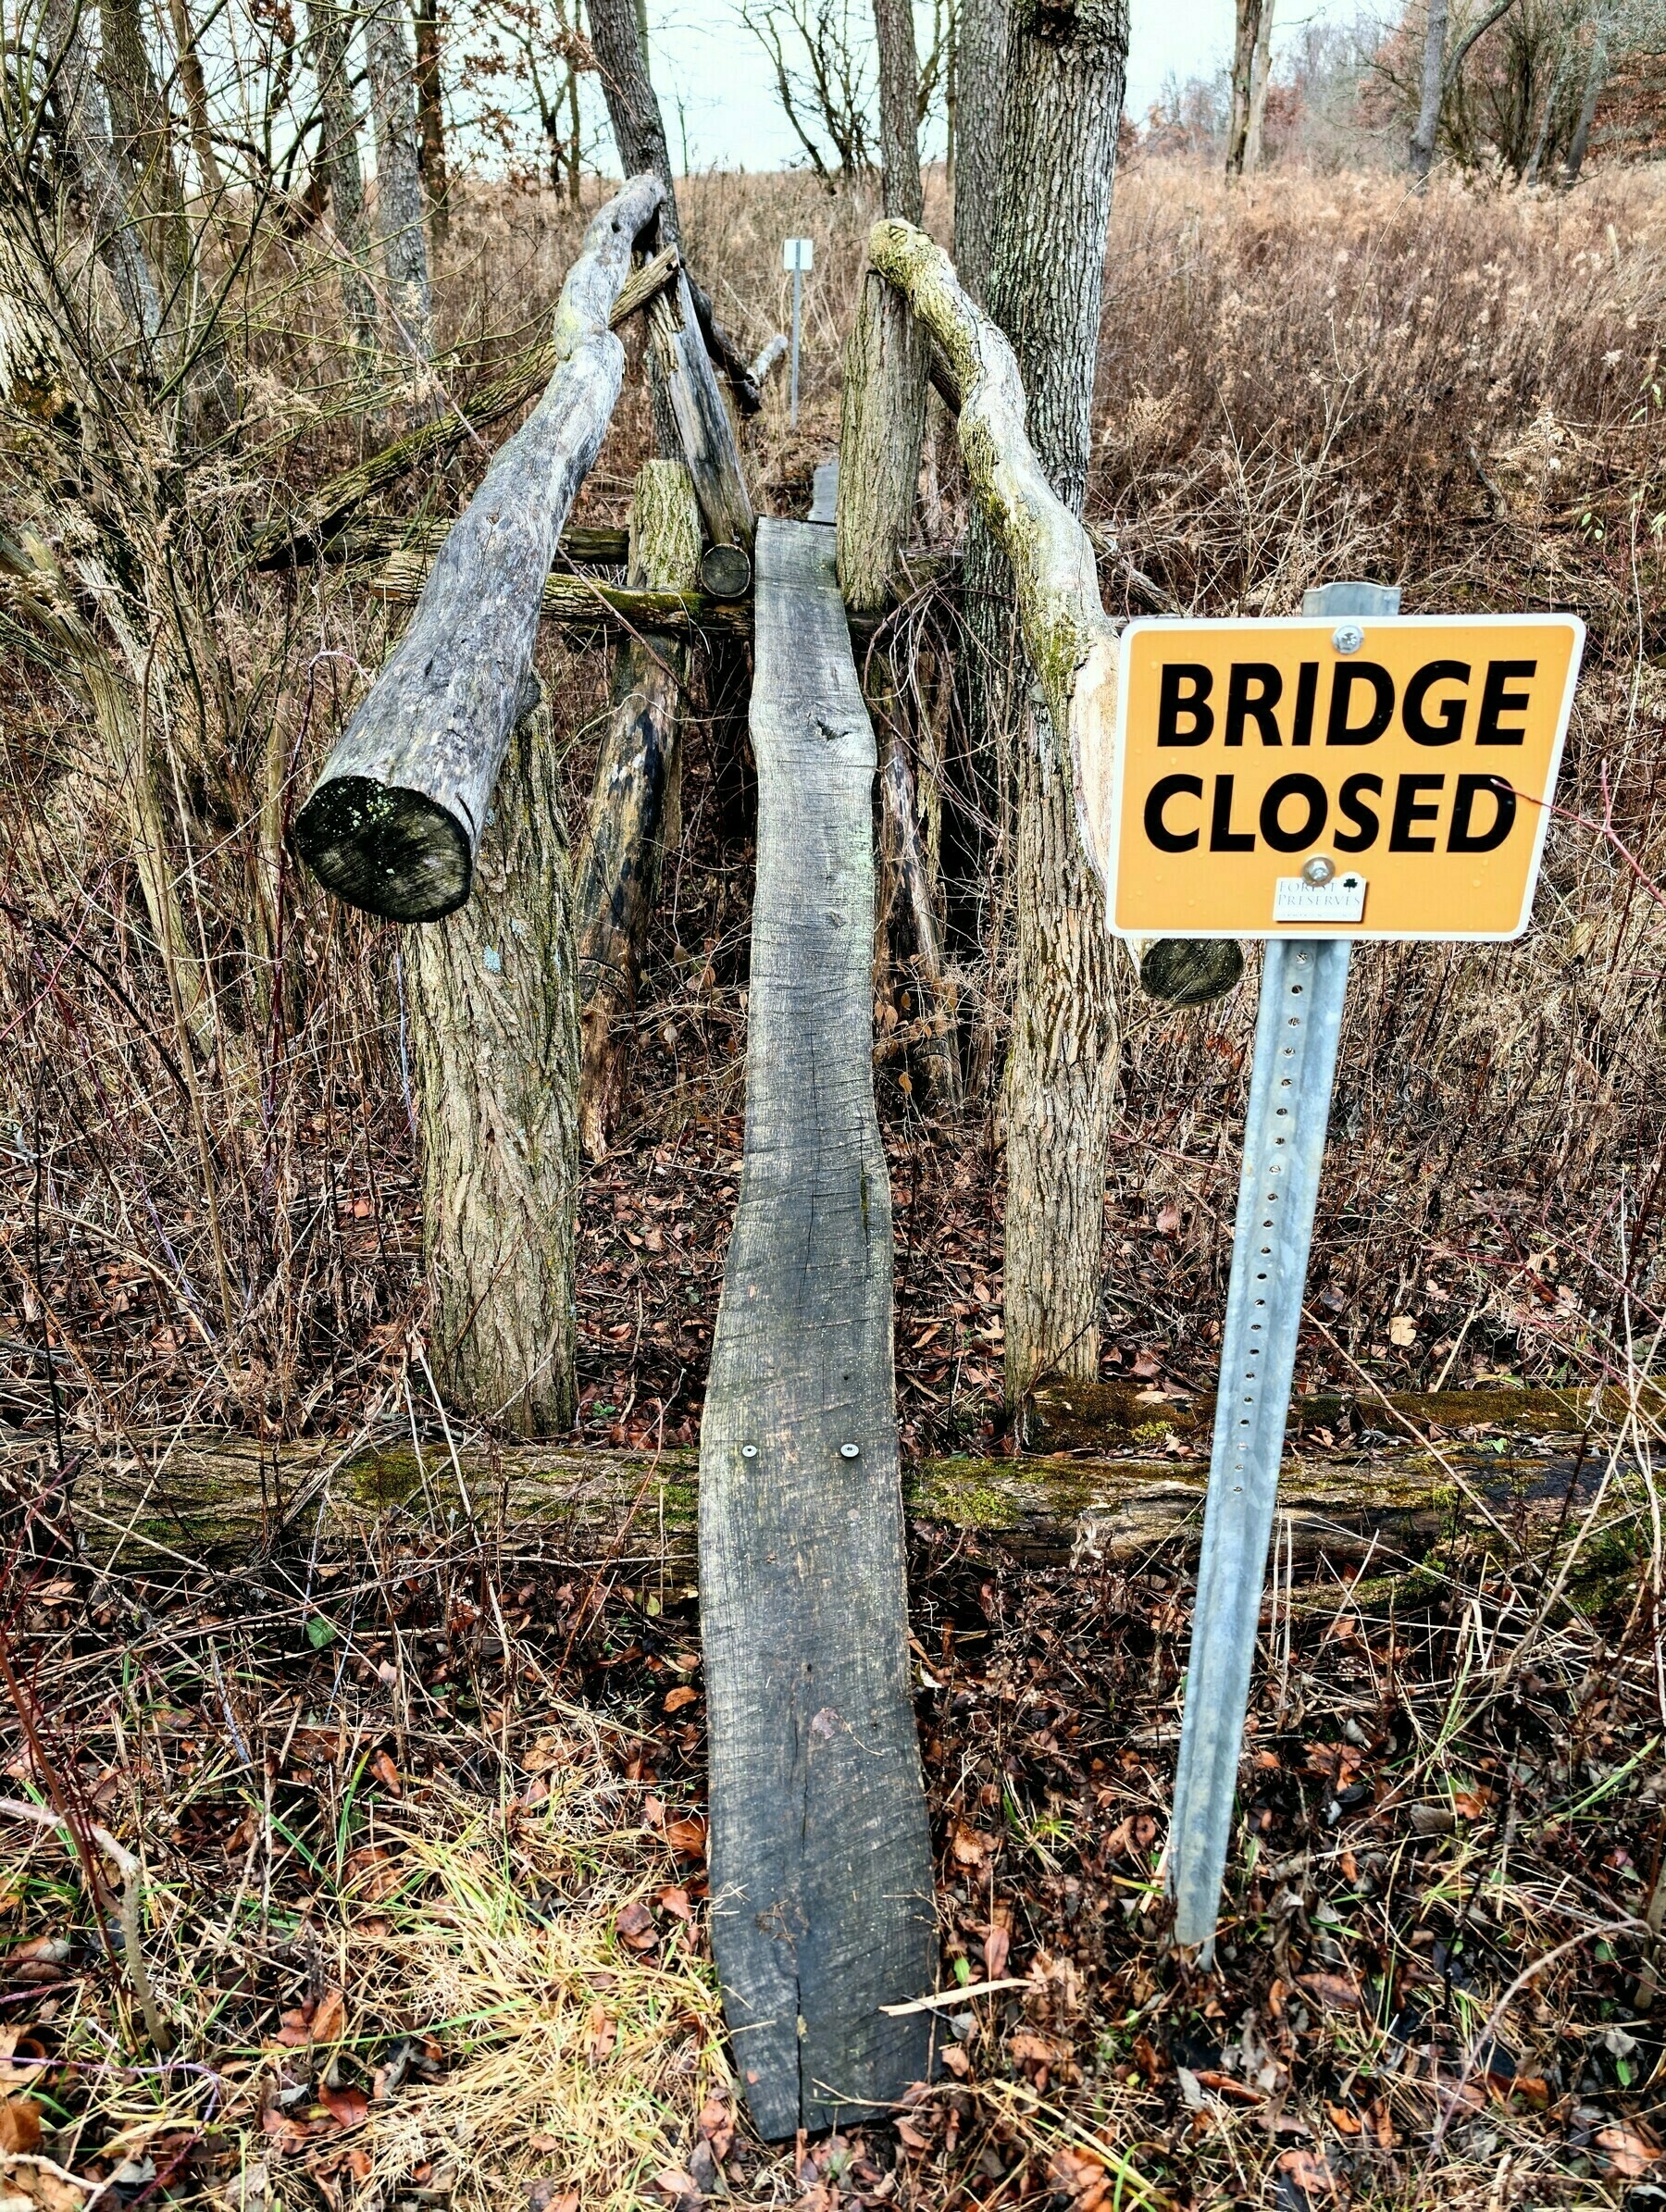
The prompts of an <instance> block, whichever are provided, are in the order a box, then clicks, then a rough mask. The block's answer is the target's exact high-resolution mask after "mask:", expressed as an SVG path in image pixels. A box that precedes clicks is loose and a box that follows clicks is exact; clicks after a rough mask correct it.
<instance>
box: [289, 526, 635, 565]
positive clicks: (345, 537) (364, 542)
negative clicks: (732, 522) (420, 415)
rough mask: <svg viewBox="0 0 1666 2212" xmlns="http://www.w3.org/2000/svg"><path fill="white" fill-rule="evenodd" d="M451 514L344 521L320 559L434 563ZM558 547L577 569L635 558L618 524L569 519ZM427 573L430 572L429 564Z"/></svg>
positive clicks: (319, 554)
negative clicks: (403, 558) (396, 558)
mask: <svg viewBox="0 0 1666 2212" xmlns="http://www.w3.org/2000/svg"><path fill="white" fill-rule="evenodd" d="M452 519H453V518H452V517H450V516H447V517H445V518H444V519H442V520H440V521H436V522H418V523H412V522H410V521H408V520H406V519H404V517H400V516H394V517H390V518H389V519H388V520H386V521H379V522H355V523H345V524H343V525H342V528H340V529H337V530H333V531H332V532H331V533H330V535H329V537H328V538H326V539H325V540H324V541H322V542H321V543H320V545H319V546H318V548H317V559H318V560H319V561H320V562H328V563H331V564H335V563H347V564H350V565H367V564H368V563H369V562H372V561H385V560H388V559H390V558H391V557H392V555H393V554H394V553H406V554H409V555H412V556H413V557H416V556H420V557H422V558H423V559H425V560H426V562H427V563H428V566H429V567H431V566H432V565H433V562H434V557H435V555H436V554H437V553H439V551H440V548H441V546H442V545H443V544H444V543H445V541H446V540H447V538H449V537H450V535H451V531H452ZM556 551H557V553H559V555H560V557H561V558H562V559H563V560H564V561H569V562H571V564H572V565H573V566H574V567H575V568H623V567H624V565H625V564H626V562H627V561H628V559H629V557H630V532H629V531H628V529H625V528H623V527H621V526H617V525H615V524H613V523H604V522H569V523H568V525H567V527H566V529H565V530H563V531H562V533H561V540H560V543H559V544H558V546H557V547H556ZM423 574H424V576H425V577H426V575H427V574H428V568H427V567H425V568H424V570H423Z"/></svg>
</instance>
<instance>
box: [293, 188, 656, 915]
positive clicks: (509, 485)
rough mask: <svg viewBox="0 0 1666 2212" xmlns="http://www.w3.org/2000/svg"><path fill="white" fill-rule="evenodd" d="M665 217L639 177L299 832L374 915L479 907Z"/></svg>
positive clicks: (351, 896) (590, 250)
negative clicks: (622, 325)
mask: <svg viewBox="0 0 1666 2212" xmlns="http://www.w3.org/2000/svg"><path fill="white" fill-rule="evenodd" d="M659 204H660V187H659V182H658V180H657V179H655V178H653V177H637V178H633V179H632V180H631V181H630V182H629V183H628V184H627V185H626V186H625V188H624V190H623V191H622V192H621V193H619V194H618V196H617V197H616V198H615V199H613V200H610V201H609V202H608V204H607V205H606V206H604V207H603V209H602V210H601V212H600V213H599V214H598V215H597V216H596V217H595V218H594V219H593V220H592V222H591V226H590V229H589V230H587V231H586V232H585V236H584V250H583V252H582V253H581V254H580V255H579V256H578V260H577V261H576V262H575V263H574V264H573V267H571V268H570V269H569V270H568V272H567V278H566V283H565V284H564V285H563V286H562V291H561V304H560V305H559V307H558V308H557V309H556V314H555V335H556V340H557V342H558V344H559V345H560V347H561V348H562V360H561V365H560V367H558V368H557V369H556V370H555V372H554V374H553V376H552V378H551V379H550V383H549V388H548V390H547V391H545V393H544V396H543V398H542V399H541V400H540V402H539V404H538V405H537V407H536V408H534V410H533V412H532V414H531V416H529V417H528V420H527V422H526V424H525V426H524V427H523V428H522V429H520V430H518V431H517V432H516V435H515V436H514V437H513V438H512V439H510V441H509V442H508V443H507V444H506V445H504V446H503V447H502V448H501V449H500V450H499V452H498V453H497V454H495V455H494V457H493V459H492V463H491V467H490V468H489V469H488V470H487V471H486V475H485V478H484V479H483V481H482V482H481V485H480V488H479V491H477V492H476V493H475V495H474V498H473V499H472V500H471V501H470V502H469V504H468V508H467V511H466V513H465V514H464V515H462V516H460V517H459V518H458V520H457V521H456V522H455V523H454V525H453V527H452V530H451V533H450V535H449V536H448V537H447V539H446V541H445V545H444V548H443V550H442V551H441V554H440V557H439V559H438V560H437V561H436V562H435V564H434V567H433V571H432V573H431V575H430V576H429V579H428V582H427V583H426V584H425V585H424V587H423V591H422V598H421V601H420V603H418V605H417V608H416V614H415V615H413V616H412V618H411V622H410V625H409V627H408V628H407V629H406V630H405V633H404V637H403V638H402V639H401V640H400V641H399V644H398V645H397V646H396V647H395V648H394V650H393V652H392V655H391V656H390V658H389V660H388V662H387V665H386V666H385V667H384V668H383V669H382V671H381V674H380V675H379V677H378V678H377V680H376V683H375V685H374V686H373V688H372V689H371V691H370V693H369V695H368V697H367V699H366V700H365V701H364V702H363V703H362V705H361V706H360V707H359V710H358V712H357V713H356V714H355V715H354V717H353V719H352V721H351V722H350V723H349V724H348V726H347V727H346V729H345V731H344V732H343V733H342V736H341V738H340V739H338V740H337V743H336V746H335V749H334V751H333V752H331V754H330V756H329V761H328V762H327V763H326V764H325V767H324V772H323V774H322V776H320V777H319V778H318V782H317V786H316V788H315V789H314V790H313V793H312V796H311V797H310V798H309V799H308V801H307V802H306V804H305V806H304V807H303V808H302V810H301V813H300V814H299V816H298V817H297V819H296V822H295V842H296V845H297V846H298V848H299V849H300V851H301V854H302V856H303V858H304V859H305V861H306V862H307V864H308V865H309V866H310V867H311V868H312V870H313V873H314V874H315V875H316V876H317V877H318V879H319V881H320V882H321V883H322V884H323V885H324V886H325V888H326V889H329V890H331V891H333V892H334V893H335V894H336V896H337V897H338V898H341V899H345V900H347V901H349V902H350V903H351V904H352V905H354V906H361V907H364V908H365V909H366V910H367V912H368V913H374V914H381V915H384V916H385V917H386V918H387V919H388V920H390V921H394V922H432V921H438V920H439V919H440V917H441V915H443V914H448V913H454V912H455V910H456V909H457V908H458V907H459V906H461V905H462V904H463V902H464V901H465V900H466V898H467V896H468V889H469V885H470V883H471V881H472V880H473V876H474V856H475V852H476V850H477V848H478V847H479V841H480V832H481V830H482V829H483V827H484V826H485V821H486V810H487V807H488V805H489V803H490V802H491V790H492V786H493V785H494V784H495V783H496V781H497V774H498V769H499V767H500V766H501V765H502V763H503V759H504V752H505V751H506V750H507V748H508V744H509V734H510V731H511V729H512V728H513V727H514V724H515V713H516V702H517V700H518V699H519V697H520V692H521V686H522V683H523V681H524V679H525V677H526V675H527V671H528V668H529V667H530V666H531V665H532V648H533V644H534V642H535V640H536V639H537V635H538V616H539V608H540V604H541V598H542V593H543V588H544V579H545V578H547V577H548V576H549V573H550V565H551V562H552V561H553V558H554V553H555V547H556V544H557V542H558V541H559V539H560V535H561V529H562V526H563V524H564V523H565V522H566V517H567V510H568V509H569V507H570V506H571V505H572V503H573V499H574V495H575V494H576V493H577V491H578V487H579V485H580V484H581V483H582V482H583V481H584V478H585V477H586V475H587V474H588V473H589V470H590V467H591V463H592V462H593V461H594V460H595V457H596V454H597V452H598V450H599V449H600V447H601V443H602V439H603V433H604V432H605V430H606V429H607V425H608V422H609V420H610V418H611V416H612V415H613V411H614V405H615V401H616V400H617V398H618V396H619V385H620V381H621V379H622V378H623V375H624V369H625V349H624V347H623V345H622V344H621V343H620V342H619V341H618V339H617V338H616V337H615V335H614V334H613V332H612V331H611V330H610V329H608V316H609V313H610V311H611V310H612V308H613V305H614V303H615V301H616V299H617V298H618V296H619V288H620V286H621V285H622V284H623V283H624V281H625V279H626V277H627V275H628V272H629V267H630V250H631V246H632V243H633V242H634V241H635V240H636V238H637V237H638V236H639V235H640V232H641V231H642V230H643V229H644V228H645V227H646V226H647V224H648V223H649V222H650V221H652V219H653V216H654V214H655V213H656V211H657V209H658V207H659Z"/></svg>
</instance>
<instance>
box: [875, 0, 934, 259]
mask: <svg viewBox="0 0 1666 2212" xmlns="http://www.w3.org/2000/svg"><path fill="white" fill-rule="evenodd" d="M874 29H875V31H876V32H877V36H878V41H879V152H880V157H881V159H882V160H883V162H884V165H885V168H884V177H883V189H884V193H885V212H886V214H887V215H898V216H901V218H902V220H903V221H904V222H905V223H917V222H919V221H921V220H922V218H923V217H924V215H925V211H926V201H925V196H924V193H923V190H922V187H921V183H920V118H919V101H920V58H919V55H918V53H917V51H916V49H915V46H914V0H874Z"/></svg>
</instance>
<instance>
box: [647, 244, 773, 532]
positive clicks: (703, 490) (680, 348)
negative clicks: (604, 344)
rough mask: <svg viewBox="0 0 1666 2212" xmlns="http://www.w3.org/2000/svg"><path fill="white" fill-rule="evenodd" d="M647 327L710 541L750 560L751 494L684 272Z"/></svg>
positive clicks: (678, 445)
mask: <svg viewBox="0 0 1666 2212" xmlns="http://www.w3.org/2000/svg"><path fill="white" fill-rule="evenodd" d="M673 301H675V302H676V304H675V305H673V304H672V303H673ZM648 329H649V332H650V334H651V336H650V342H651V346H652V351H653V360H654V363H655V365H656V368H657V371H658V386H657V389H658V390H659V391H662V392H663V393H664V395H665V403H666V410H667V412H668V414H669V416H670V419H671V424H672V429H673V437H674V442H675V445H676V448H677V450H678V452H679V453H680V454H681V456H682V459H683V460H684V461H685V462H686V463H687V465H688V468H689V473H690V476H692V478H693V479H694V491H695V496H696V497H697V498H698V500H699V502H700V511H701V513H702V515H703V516H704V517H705V524H706V528H707V530H708V531H709V533H710V535H711V540H712V542H713V544H714V545H738V546H740V548H741V549H742V550H743V551H744V552H745V553H747V554H748V556H749V557H750V555H751V553H752V528H753V526H754V523H755V521H756V516H755V514H754V511H753V508H752V494H751V492H750V491H748V490H747V488H746V472H745V470H744V469H743V468H742V466H741V465H740V447H739V446H738V445H737V443H736V441H735V426H734V424H733V423H732V422H731V421H730V419H729V413H728V409H727V407H726V406H725V405H724V404H723V394H722V392H721V391H718V389H717V379H716V378H715V375H714V374H713V372H712V362H711V356H710V355H709V354H708V353H707V352H706V347H705V340H704V337H703V336H702V332H701V328H700V318H699V315H698V313H697V311H696V309H695V306H694V299H693V293H692V292H691V290H690V285H689V281H688V278H687V275H686V273H683V274H679V276H678V282H677V285H676V287H675V289H674V290H667V291H666V292H662V293H661V294H660V295H659V297H658V298H656V299H655V300H654V301H653V304H652V305H651V306H650V308H649V310H648Z"/></svg>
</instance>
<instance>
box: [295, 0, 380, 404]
mask: <svg viewBox="0 0 1666 2212" xmlns="http://www.w3.org/2000/svg"><path fill="white" fill-rule="evenodd" d="M306 21H307V31H308V41H309V43H310V44H311V47H312V60H313V69H314V73H315V74H316V76H317V81H318V105H319V106H320V107H321V109H322V110H323V124H322V128H321V130H320V133H319V138H318V171H319V175H320V177H321V178H322V180H323V184H324V189H325V191H326V192H327V193H329V220H330V225H331V227H332V229H333V230H334V231H335V239H336V246H337V250H338V251H339V253H340V255H341V278H342V309H343V311H344V312H345V314H346V317H347V327H348V329H349V330H350V331H351V332H352V334H353V343H354V348H355V349H356V351H357V353H358V355H359V361H360V366H361V367H365V368H367V367H369V365H370V364H371V363H372V362H374V360H375V358H376V354H377V351H378V347H379V342H380V331H379V327H378V323H379V318H378V316H377V312H376V294H375V292H373V291H372V290H371V288H370V278H369V273H368V271H369V265H370V234H369V226H368V225H367V222H366V220H365V180H364V172H363V171H362V169H361V168H360V167H359V141H358V118H357V117H356V116H355V115H354V106H353V84H352V69H351V68H350V66H349V63H348V58H347V18H346V16H345V15H344V14H343V12H342V9H341V8H340V7H339V6H337V5H336V4H335V0H307V7H306Z"/></svg>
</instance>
